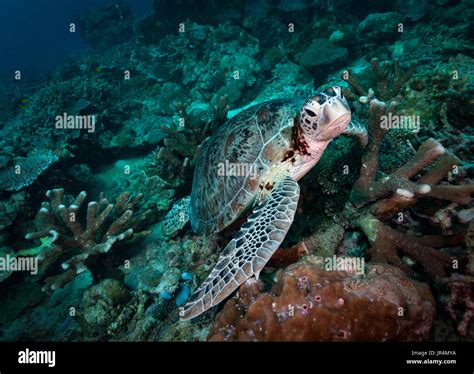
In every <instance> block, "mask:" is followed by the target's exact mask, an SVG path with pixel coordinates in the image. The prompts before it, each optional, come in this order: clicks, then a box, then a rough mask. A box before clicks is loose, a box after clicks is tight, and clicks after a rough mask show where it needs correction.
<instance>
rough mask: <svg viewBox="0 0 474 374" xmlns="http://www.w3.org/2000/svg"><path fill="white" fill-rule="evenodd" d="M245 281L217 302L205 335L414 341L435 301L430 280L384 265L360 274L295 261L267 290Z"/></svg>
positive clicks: (426, 326)
mask: <svg viewBox="0 0 474 374" xmlns="http://www.w3.org/2000/svg"><path fill="white" fill-rule="evenodd" d="M261 289H262V283H261V282H260V281H256V280H255V279H253V280H251V281H250V282H247V283H245V284H244V285H243V286H242V287H241V288H240V291H239V295H240V297H238V298H237V299H235V298H234V299H231V300H230V301H228V302H227V303H226V305H225V306H224V310H223V311H222V312H220V313H219V314H218V315H217V317H216V320H215V323H214V325H213V327H212V328H211V331H210V333H209V336H208V339H209V340H211V341H219V340H220V341H222V340H224V341H236V340H237V341H421V340H425V339H427V338H428V337H429V334H430V330H431V327H432V325H433V320H434V316H435V304H434V299H433V296H432V294H431V292H430V289H429V287H428V286H427V285H426V284H423V283H418V282H416V281H413V280H410V279H409V278H407V277H406V276H405V275H404V274H403V272H401V271H400V270H399V269H397V268H394V267H392V266H390V265H382V264H373V265H369V267H368V272H367V275H366V276H356V275H353V274H351V273H348V272H343V271H325V270H323V269H320V268H318V267H317V266H316V265H313V264H309V263H304V262H300V263H297V264H295V265H292V266H290V267H288V268H287V269H286V270H285V271H284V272H282V273H280V274H279V276H278V278H277V283H276V284H275V286H274V287H273V289H272V291H271V292H267V293H261Z"/></svg>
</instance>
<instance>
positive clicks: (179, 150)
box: [147, 96, 230, 187]
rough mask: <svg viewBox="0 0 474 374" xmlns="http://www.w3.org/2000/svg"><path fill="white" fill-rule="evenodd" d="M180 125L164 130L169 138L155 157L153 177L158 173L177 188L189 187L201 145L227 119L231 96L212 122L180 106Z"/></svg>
mask: <svg viewBox="0 0 474 374" xmlns="http://www.w3.org/2000/svg"><path fill="white" fill-rule="evenodd" d="M177 109H178V114H179V117H180V125H173V126H172V127H165V126H162V130H163V131H164V132H165V133H166V134H167V135H168V136H167V137H166V138H165V139H164V142H163V143H164V144H163V146H158V148H157V149H155V151H154V152H153V153H152V154H151V156H150V162H149V166H148V169H147V170H149V173H150V172H151V173H153V172H154V173H157V174H158V175H159V176H160V177H161V178H163V179H164V180H166V181H167V182H168V183H171V184H172V185H173V186H175V187H178V186H180V185H183V184H185V185H189V184H190V182H191V180H192V172H193V170H194V165H195V162H196V159H197V157H198V155H199V148H200V145H201V143H202V142H203V141H204V140H205V139H206V138H207V137H208V136H209V135H211V134H212V133H213V132H214V131H215V129H216V128H217V127H219V126H220V125H221V124H222V123H223V122H225V121H226V119H227V112H228V111H229V109H230V108H229V106H228V105H227V96H221V97H220V99H219V103H218V104H217V105H216V106H214V108H213V111H212V116H211V118H208V119H206V117H205V116H204V117H202V116H194V115H192V114H191V113H190V112H189V109H188V108H187V107H186V106H185V105H184V104H182V103H178V104H177Z"/></svg>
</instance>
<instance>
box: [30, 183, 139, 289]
mask: <svg viewBox="0 0 474 374" xmlns="http://www.w3.org/2000/svg"><path fill="white" fill-rule="evenodd" d="M46 196H47V197H48V199H49V200H50V201H49V202H46V201H45V202H43V203H42V205H41V209H40V210H39V212H38V213H37V215H36V218H35V222H34V223H35V228H36V231H34V232H31V233H28V234H27V235H26V236H25V238H26V239H42V238H43V239H44V238H46V237H51V241H50V243H49V244H48V245H46V246H44V247H42V246H40V247H37V248H38V250H40V252H39V260H40V261H41V263H42V269H43V270H46V268H48V267H49V266H50V265H52V264H54V263H55V262H56V260H57V259H58V258H59V257H60V256H61V257H62V256H64V254H65V253H68V254H70V256H71V257H70V258H69V259H68V260H67V261H65V262H63V263H62V268H63V269H64V270H65V271H64V272H63V273H61V274H59V275H55V276H51V277H48V278H46V280H45V286H44V288H43V289H44V290H45V291H47V290H55V289H57V288H61V287H63V286H64V285H65V284H66V283H68V282H70V281H71V280H72V279H74V277H75V276H76V275H78V274H80V273H81V272H83V271H84V270H86V268H87V267H86V265H85V262H86V260H88V259H89V258H90V257H94V256H97V255H99V254H101V253H107V252H108V251H109V250H110V249H111V248H112V246H113V245H114V244H115V243H116V242H118V241H124V240H128V239H130V238H132V236H134V237H135V238H137V237H140V236H143V235H144V234H146V232H145V231H142V232H139V233H135V232H134V231H135V230H136V228H137V227H138V226H139V225H140V223H141V222H142V221H143V220H145V218H146V216H147V214H148V212H147V211H145V212H142V213H141V214H139V215H134V213H133V210H134V208H135V207H136V205H137V204H138V203H139V201H140V200H141V198H142V195H141V194H139V195H137V196H136V197H134V198H131V195H130V193H129V192H125V193H123V194H121V195H120V196H119V197H118V198H117V199H116V202H115V204H110V203H109V201H108V200H107V199H106V198H104V197H101V199H100V200H99V202H96V201H92V202H90V203H89V204H88V206H87V214H86V225H85V227H83V226H82V224H81V223H80V220H79V217H78V214H79V211H80V209H81V207H82V205H83V203H84V201H85V200H86V197H87V194H86V192H85V191H82V192H81V193H79V195H77V197H76V198H75V199H74V201H72V202H71V201H70V196H65V195H64V190H63V189H62V188H61V189H55V190H49V191H48V192H47V193H46ZM77 249H79V250H80V253H79V254H75V250H77ZM24 252H28V251H24Z"/></svg>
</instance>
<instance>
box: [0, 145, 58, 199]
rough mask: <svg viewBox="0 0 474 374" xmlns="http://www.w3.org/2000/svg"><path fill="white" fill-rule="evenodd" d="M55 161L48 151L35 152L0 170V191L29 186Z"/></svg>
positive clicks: (54, 156)
mask: <svg viewBox="0 0 474 374" xmlns="http://www.w3.org/2000/svg"><path fill="white" fill-rule="evenodd" d="M57 160H58V156H57V155H56V154H55V153H53V152H52V151H50V150H36V151H35V152H34V153H31V154H30V155H28V157H26V158H24V160H22V161H20V162H15V165H14V166H12V167H9V168H5V169H3V170H0V189H2V190H3V189H4V190H7V191H18V190H20V189H22V188H23V187H26V186H29V185H30V184H32V183H33V182H34V181H35V180H36V179H37V178H38V176H39V175H41V174H42V173H43V172H45V171H46V170H47V169H48V168H49V167H50V166H51V165H52V164H54V163H55V162H56V161H57Z"/></svg>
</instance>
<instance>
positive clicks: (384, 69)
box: [341, 58, 417, 102]
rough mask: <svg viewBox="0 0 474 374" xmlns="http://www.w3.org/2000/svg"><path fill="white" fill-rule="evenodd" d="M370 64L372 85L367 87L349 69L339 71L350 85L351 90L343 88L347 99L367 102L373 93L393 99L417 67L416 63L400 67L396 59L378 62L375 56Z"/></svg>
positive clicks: (383, 98)
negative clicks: (403, 67) (405, 67)
mask: <svg viewBox="0 0 474 374" xmlns="http://www.w3.org/2000/svg"><path fill="white" fill-rule="evenodd" d="M370 66H371V69H372V77H371V82H370V84H372V85H373V86H371V87H370V88H368V89H367V88H365V87H364V84H362V82H360V80H359V79H358V77H357V75H356V74H354V73H353V71H352V70H351V69H347V70H346V71H344V72H342V73H341V78H342V79H344V80H345V81H346V82H347V83H349V85H350V87H351V90H349V89H347V88H343V91H344V95H346V97H347V98H348V99H349V100H359V101H361V102H367V101H368V100H369V101H370V99H372V98H373V97H374V95H375V97H377V98H379V99H381V100H390V99H393V98H394V97H396V96H397V95H399V94H400V93H401V91H402V89H403V87H404V86H405V84H406V83H407V81H408V80H409V79H410V78H411V76H412V75H413V74H414V72H415V70H416V67H417V65H416V63H412V64H410V66H409V67H408V68H407V69H402V68H401V66H400V62H399V61H398V60H393V61H383V62H380V61H379V60H378V59H377V58H373V59H372V60H371V62H370ZM347 73H348V74H347Z"/></svg>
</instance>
